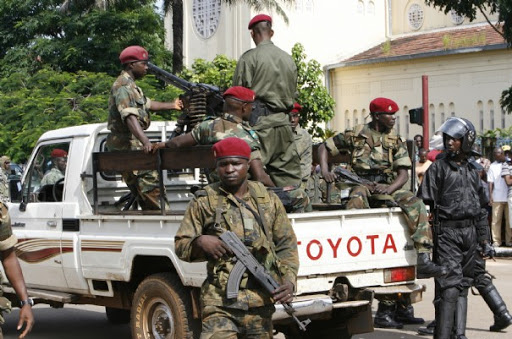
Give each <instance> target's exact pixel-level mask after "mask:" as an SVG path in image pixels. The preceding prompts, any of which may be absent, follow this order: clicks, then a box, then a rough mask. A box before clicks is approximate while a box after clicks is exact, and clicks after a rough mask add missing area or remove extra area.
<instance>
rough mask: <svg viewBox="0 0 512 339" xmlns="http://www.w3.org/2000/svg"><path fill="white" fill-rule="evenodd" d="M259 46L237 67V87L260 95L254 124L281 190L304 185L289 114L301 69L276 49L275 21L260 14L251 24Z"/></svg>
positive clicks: (269, 166)
mask: <svg viewBox="0 0 512 339" xmlns="http://www.w3.org/2000/svg"><path fill="white" fill-rule="evenodd" d="M249 29H250V30H251V37H252V39H253V41H254V43H255V44H256V48H253V49H251V50H249V51H247V52H245V53H244V54H243V55H242V56H241V57H240V59H239V60H238V63H237V65H236V69H235V74H234V76H233V85H234V86H244V87H247V88H250V89H252V90H253V91H254V92H255V93H256V101H255V106H254V111H253V114H252V116H251V120H250V122H251V125H252V126H253V130H254V131H255V132H256V133H257V134H258V136H259V138H260V143H261V153H262V156H263V161H264V165H265V166H266V169H267V172H268V174H269V175H270V178H271V179H272V181H273V182H274V183H275V184H276V186H278V187H285V186H298V185H300V159H299V157H298V155H297V147H296V146H295V142H294V139H295V138H294V136H293V133H292V129H291V127H290V122H289V118H288V115H287V114H288V113H289V112H290V111H291V109H292V108H293V102H294V101H295V97H296V92H297V68H296V66H295V63H294V61H293V59H292V58H291V56H290V55H289V54H288V53H286V52H284V51H283V50H281V49H280V48H278V47H276V46H274V44H273V43H272V41H271V39H272V36H273V35H274V31H273V30H272V18H271V17H270V16H268V15H265V14H260V15H256V16H255V17H254V18H253V19H252V20H251V21H250V22H249Z"/></svg>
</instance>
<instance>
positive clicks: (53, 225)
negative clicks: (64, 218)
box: [46, 221, 57, 227]
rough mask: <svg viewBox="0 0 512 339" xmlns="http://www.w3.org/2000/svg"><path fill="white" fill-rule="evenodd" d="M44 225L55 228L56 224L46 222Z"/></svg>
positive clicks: (54, 222)
mask: <svg viewBox="0 0 512 339" xmlns="http://www.w3.org/2000/svg"><path fill="white" fill-rule="evenodd" d="M46 225H48V226H49V227H57V222H56V221H47V222H46Z"/></svg>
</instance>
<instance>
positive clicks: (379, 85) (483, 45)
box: [325, 0, 512, 139]
mask: <svg viewBox="0 0 512 339" xmlns="http://www.w3.org/2000/svg"><path fill="white" fill-rule="evenodd" d="M389 4H390V6H391V7H390V11H389V13H390V15H389V27H390V28H389V32H390V33H391V34H390V36H389V38H388V39H387V40H385V41H384V42H382V43H380V44H377V45H376V46H374V47H373V48H371V49H369V50H367V51H365V52H363V53H359V54H356V55H354V56H352V57H350V58H346V59H344V60H342V61H341V62H339V63H336V64H332V65H328V66H326V67H325V69H326V72H327V74H328V76H329V83H330V91H331V94H332V95H333V97H334V99H335V100H336V104H337V107H336V116H335V118H334V120H333V121H332V123H331V128H332V129H335V130H337V131H342V130H344V129H345V128H349V127H352V126H353V125H355V124H358V123H362V122H364V121H365V118H367V116H368V113H369V112H368V103H369V101H370V100H372V99H373V98H375V97H379V96H384V97H389V98H391V99H393V100H395V101H397V103H398V104H399V106H400V107H401V110H400V112H399V113H398V121H397V125H396V128H397V130H398V132H399V133H400V134H401V135H402V136H403V137H405V138H408V139H412V137H413V136H414V135H415V134H421V132H422V129H421V127H420V126H418V125H411V124H409V116H408V110H409V109H411V108H415V107H420V106H421V105H422V76H423V75H426V76H428V83H429V86H428V94H429V134H430V136H432V134H433V133H434V132H435V130H436V129H437V128H439V126H440V125H441V124H442V123H443V122H444V121H445V120H446V119H447V118H448V117H450V116H461V117H465V118H467V119H469V120H471V121H472V122H473V124H474V125H475V127H476V129H477V132H478V133H483V132H484V131H486V130H488V129H494V128H506V127H509V126H510V125H511V122H512V116H510V115H507V114H505V113H504V112H503V111H502V109H501V107H500V105H499V98H500V96H501V92H502V91H503V90H504V89H506V88H508V87H510V85H511V84H512V50H509V49H507V48H506V47H507V46H506V44H505V42H504V40H503V38H501V36H500V35H499V34H498V33H496V32H495V31H494V30H493V29H492V28H491V27H490V25H488V24H487V23H486V22H485V19H484V18H483V17H478V18H477V20H476V21H475V22H473V23H468V22H467V19H465V18H462V17H460V16H457V15H454V14H453V13H448V14H447V15H445V14H444V13H441V12H439V11H438V10H436V9H433V8H431V7H428V6H426V5H425V4H424V3H423V1H418V0H412V1H407V0H396V1H391V2H390V3H389ZM491 19H495V18H493V17H491Z"/></svg>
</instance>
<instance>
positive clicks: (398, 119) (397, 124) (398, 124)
mask: <svg viewBox="0 0 512 339" xmlns="http://www.w3.org/2000/svg"><path fill="white" fill-rule="evenodd" d="M400 127H401V126H400V116H397V117H396V133H397V134H398V135H400Z"/></svg>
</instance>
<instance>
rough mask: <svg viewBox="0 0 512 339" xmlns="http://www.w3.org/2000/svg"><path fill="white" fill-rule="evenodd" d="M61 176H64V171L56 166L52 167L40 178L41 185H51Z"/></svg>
mask: <svg viewBox="0 0 512 339" xmlns="http://www.w3.org/2000/svg"><path fill="white" fill-rule="evenodd" d="M62 178H64V173H62V172H61V171H60V170H59V169H58V168H56V167H53V168H52V169H51V170H50V172H48V173H46V174H45V175H44V177H43V179H42V180H41V187H42V186H44V185H53V184H55V183H56V182H57V181H59V180H60V179H62Z"/></svg>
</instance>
